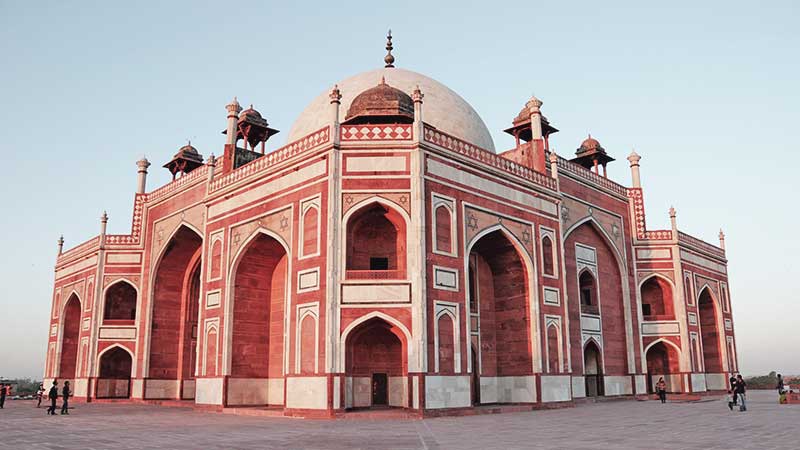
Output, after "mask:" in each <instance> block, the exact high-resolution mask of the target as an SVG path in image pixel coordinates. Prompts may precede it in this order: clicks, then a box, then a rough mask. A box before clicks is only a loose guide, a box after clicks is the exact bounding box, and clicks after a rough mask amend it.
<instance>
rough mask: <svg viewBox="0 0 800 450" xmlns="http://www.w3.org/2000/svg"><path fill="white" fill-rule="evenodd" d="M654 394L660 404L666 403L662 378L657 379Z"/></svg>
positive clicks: (665, 384) (664, 383)
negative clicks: (656, 395) (655, 393)
mask: <svg viewBox="0 0 800 450" xmlns="http://www.w3.org/2000/svg"><path fill="white" fill-rule="evenodd" d="M656 392H657V393H658V398H659V400H661V403H667V383H666V382H665V381H664V377H659V378H658V383H656Z"/></svg>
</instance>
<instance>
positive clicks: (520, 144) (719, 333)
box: [45, 67, 737, 416]
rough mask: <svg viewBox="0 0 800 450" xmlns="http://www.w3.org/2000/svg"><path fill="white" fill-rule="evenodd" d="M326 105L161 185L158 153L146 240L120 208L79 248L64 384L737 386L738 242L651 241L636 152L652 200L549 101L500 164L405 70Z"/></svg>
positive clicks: (340, 396)
mask: <svg viewBox="0 0 800 450" xmlns="http://www.w3.org/2000/svg"><path fill="white" fill-rule="evenodd" d="M365 86H366V87H369V89H364V87H365ZM348 89H350V90H349V91H348ZM423 100H424V101H423ZM314 105H315V104H312V105H311V106H309V109H307V110H306V112H304V113H303V116H301V118H300V119H298V123H296V124H295V127H294V130H293V134H294V136H290V142H289V144H287V145H286V146H284V147H282V148H279V149H277V150H275V151H272V152H270V153H267V154H262V153H261V152H259V151H258V150H257V149H258V144H259V143H261V144H262V146H261V148H262V150H261V151H262V152H263V142H264V141H265V140H266V139H268V138H269V137H270V136H271V135H272V134H274V133H275V132H276V130H273V129H271V128H268V126H267V123H266V121H265V120H263V119H262V118H261V116H260V114H258V113H257V112H255V111H254V110H252V108H251V109H249V110H247V111H245V112H242V113H241V114H240V111H241V108H240V107H239V105H238V103H236V102H233V103H232V104H230V105H228V112H229V115H228V128H227V130H226V133H227V135H228V138H227V139H228V143H227V144H226V145H225V147H224V155H223V157H222V158H214V157H213V156H212V157H211V158H208V160H207V162H205V163H203V159H202V157H201V156H200V155H199V154H197V151H196V150H195V149H194V148H193V147H191V146H187V147H184V148H182V149H181V151H180V152H179V154H178V155H176V156H175V158H173V160H172V161H170V162H169V163H168V164H167V166H166V167H167V168H168V169H169V170H170V171H172V172H173V174H175V175H176V179H174V181H172V182H170V183H168V184H167V185H165V186H162V187H160V188H158V189H156V190H153V191H150V192H146V190H145V177H146V173H147V166H148V165H149V164H148V163H147V162H146V161H144V160H143V161H140V162H139V170H140V183H139V189H138V192H137V193H136V196H135V201H134V211H133V225H132V230H131V234H129V235H110V234H106V233H105V222H106V218H105V216H104V218H103V221H102V227H101V234H100V235H99V236H97V237H95V238H92V239H90V240H89V241H87V242H85V243H83V244H80V245H78V246H77V247H74V248H72V249H71V250H69V251H65V252H62V251H61V244H60V245H59V255H58V260H57V263H56V269H55V288H54V292H53V300H52V313H51V317H50V332H49V342H48V350H47V355H46V357H47V363H46V369H45V378H46V379H48V380H49V379H52V378H59V379H61V380H65V379H69V380H73V386H74V390H75V394H76V396H77V397H79V398H85V399H87V400H90V399H95V398H97V399H99V398H120V397H122V398H131V399H184V400H193V401H194V402H196V403H197V404H202V405H211V406H213V407H234V406H244V405H260V406H265V405H269V406H274V407H280V408H283V410H284V411H285V412H286V413H287V414H300V415H322V416H331V415H337V414H340V413H343V412H345V411H347V410H350V409H353V408H363V407H374V406H378V405H386V406H391V407H397V408H405V409H407V410H409V411H410V412H412V413H416V414H439V413H443V412H445V413H446V412H457V411H463V410H465V409H468V408H472V407H474V406H476V405H482V404H524V405H530V406H532V407H535V406H544V405H545V404H548V403H559V402H567V403H568V402H571V401H573V400H574V399H578V398H582V397H587V396H599V395H606V396H626V395H627V396H631V395H640V394H646V393H647V392H652V388H651V384H653V383H654V382H653V381H652V379H653V378H656V379H657V377H658V376H664V377H665V379H666V381H667V385H668V388H669V390H670V391H673V392H687V393H688V392H703V391H708V390H720V389H725V388H726V383H727V381H726V380H727V378H728V376H729V375H730V374H731V373H734V372H736V371H737V357H736V341H735V339H734V332H733V322H732V317H731V304H730V297H729V290H728V280H727V269H726V263H727V262H726V259H725V251H724V241H722V240H721V246H722V247H717V246H714V245H711V244H708V243H705V242H703V241H700V240H698V239H695V238H693V237H691V236H689V235H687V234H684V233H682V232H679V231H678V230H677V228H676V223H675V214H674V212H672V214H671V217H672V229H670V230H648V229H647V228H646V226H645V214H644V207H643V190H642V187H641V184H640V182H639V164H638V162H639V157H638V155H636V154H632V155H631V156H630V157H629V158H628V159H629V161H630V163H631V169H632V175H633V186H632V187H625V186H623V185H620V184H617V183H615V182H613V181H611V180H610V179H608V178H606V177H605V176H604V175H605V165H606V163H608V162H610V161H612V160H613V159H612V158H611V157H610V156H608V155H607V154H606V153H605V150H603V149H602V147H601V146H600V145H599V143H598V142H597V141H596V140H594V139H591V138H590V139H587V140H586V141H585V142H584V143H583V144H582V145H581V148H580V149H579V151H578V155H577V157H576V158H575V159H574V160H572V161H569V160H566V159H563V158H561V157H558V156H557V155H556V154H555V152H551V151H550V149H549V139H548V137H549V135H550V134H552V133H554V132H556V131H557V130H556V129H555V128H553V127H552V126H550V124H549V122H548V121H547V119H545V118H544V117H543V116H541V112H540V106H541V102H540V101H538V100H537V99H535V98H534V99H532V100H531V101H530V102H528V104H527V105H526V106H525V108H523V110H522V112H520V114H519V115H518V116H517V117H516V119H514V126H513V127H512V128H510V129H509V130H507V131H508V132H509V133H511V134H512V135H514V136H515V137H516V138H517V145H516V146H515V148H514V149H512V150H509V151H507V152H504V153H501V154H496V153H494V151H493V149H492V148H481V146H483V147H490V146H492V145H493V144H492V143H491V140H490V139H491V138H490V137H489V138H488V139H489V140H488V141H487V140H486V139H484V136H488V132H485V133H484V134H480V133H483V132H484V131H485V126H484V125H483V122H482V121H480V118H479V117H477V115H476V114H474V111H473V110H472V109H471V108H470V107H469V105H467V104H466V102H463V100H461V98H460V97H458V96H457V95H456V94H455V93H452V91H449V90H448V89H447V88H445V87H443V86H441V85H440V84H438V83H437V82H435V81H433V80H431V79H429V78H427V77H424V76H422V75H419V74H415V73H414V72H409V71H404V70H402V69H396V68H392V67H387V68H385V69H381V70H378V71H373V72H367V73H365V74H361V75H358V76H356V77H354V78H352V79H349V80H345V81H344V82H342V83H341V84H340V85H339V88H335V89H334V90H333V91H331V92H330V94H325V95H323V96H321V97H320V99H318V100H317V102H316V105H317V106H314ZM320 105H321V106H320ZM423 105H424V106H425V108H424V109H423ZM423 111H425V112H424V113H423ZM340 115H343V116H344V120H340ZM314 124H318V125H320V126H318V127H314ZM304 127H305V128H306V131H309V130H308V127H313V129H312V130H310V131H309V132H306V133H304V134H302V135H300V136H298V135H297V134H298V133H300V132H301V131H302V130H303V128H304ZM481 127H483V128H482V129H481ZM298 130H300V131H298ZM476 133H478V134H476ZM482 139H483V140H482ZM481 140H482V141H481ZM476 141H480V142H476ZM601 168H602V173H601ZM178 175H180V176H178ZM721 238H722V236H721Z"/></svg>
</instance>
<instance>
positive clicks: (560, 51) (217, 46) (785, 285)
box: [0, 0, 800, 377]
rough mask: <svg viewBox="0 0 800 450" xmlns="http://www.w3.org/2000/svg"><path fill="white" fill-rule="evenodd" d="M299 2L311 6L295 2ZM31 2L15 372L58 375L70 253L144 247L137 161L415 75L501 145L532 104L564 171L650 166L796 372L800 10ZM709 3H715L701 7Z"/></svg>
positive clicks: (758, 360) (10, 101) (745, 326)
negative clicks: (87, 246) (235, 114)
mask: <svg viewBox="0 0 800 450" xmlns="http://www.w3.org/2000/svg"><path fill="white" fill-rule="evenodd" d="M294 3H299V4H298V5H295V4H294ZM475 3H476V6H471V5H470V4H469V2H465V1H455V2H449V4H448V2H431V1H427V2H420V3H412V2H374V1H373V2H364V3H362V4H356V3H355V2H320V3H318V4H315V3H314V2H235V3H230V2H218V3H215V4H212V3H211V2H182V3H179V2H158V3H156V2H152V3H151V4H150V5H140V4H138V2H127V3H123V2H89V1H84V2H54V1H51V2H23V1H13V2H12V1H8V0H0V58H2V63H0V104H1V105H2V108H0V155H2V160H3V161H5V163H4V164H5V170H3V172H2V186H3V187H2V193H3V195H2V199H3V201H4V207H3V208H2V211H3V212H2V220H0V239H2V241H1V242H0V245H1V247H0V248H2V252H3V257H2V258H0V283H1V284H0V285H2V294H1V295H2V300H0V301H1V302H2V312H0V376H9V377H13V376H33V377H38V376H41V373H42V367H43V361H44V358H45V343H46V338H47V326H48V325H47V323H48V322H47V316H48V312H49V310H50V298H51V291H52V282H53V263H54V259H55V252H56V239H57V238H58V236H59V234H61V233H63V234H64V237H65V239H66V246H67V247H71V246H73V245H76V244H78V243H80V242H83V241H84V240H86V239H87V238H89V237H91V236H93V235H95V234H96V233H97V232H98V230H99V226H100V224H99V216H100V214H101V213H102V211H103V209H107V210H108V213H109V216H110V217H111V219H110V222H109V232H111V233H127V232H128V231H129V229H130V218H131V205H132V199H133V192H134V189H135V183H136V179H135V178H136V167H135V164H134V162H135V161H136V160H137V159H138V158H140V157H141V156H142V155H143V154H145V155H147V157H148V158H149V159H150V160H151V161H152V162H153V167H151V175H150V179H149V187H150V188H151V189H152V188H154V187H156V186H158V185H161V184H163V183H164V182H166V181H167V180H168V174H167V172H166V170H165V169H162V168H160V166H161V165H162V164H163V163H164V162H166V161H167V160H168V159H169V158H170V157H171V156H172V154H174V153H175V151H176V150H177V149H178V147H180V146H181V145H183V144H184V143H185V142H186V139H187V138H188V139H191V140H192V144H193V145H195V146H196V147H197V148H198V149H199V150H200V151H201V153H203V154H204V155H206V156H207V155H208V154H209V153H211V152H215V153H216V154H218V155H219V154H220V153H221V152H222V145H223V136H222V135H221V134H220V131H221V130H222V129H223V128H224V127H225V108H224V106H225V104H226V103H227V102H228V101H229V100H230V99H231V98H232V97H233V96H234V95H236V96H238V97H239V100H240V101H241V102H242V103H243V104H249V103H254V104H255V105H256V107H257V108H258V109H259V110H260V111H261V112H262V113H263V114H264V115H265V116H266V117H267V119H268V120H269V122H270V124H271V125H272V126H274V127H275V128H278V129H280V130H282V131H283V133H282V134H279V135H277V136H276V138H275V141H276V142H273V147H275V146H276V145H278V144H282V143H283V141H284V139H285V136H286V134H287V133H288V131H289V128H290V127H291V124H292V122H293V120H294V118H295V117H296V116H297V115H298V114H299V112H300V111H301V110H302V109H303V108H304V106H305V105H306V103H307V102H309V101H310V100H311V99H312V98H313V97H314V96H316V95H317V94H319V93H320V92H323V91H325V90H327V89H329V88H330V87H331V86H332V85H333V84H334V83H335V82H336V81H337V80H339V79H341V78H344V77H346V76H349V75H351V74H355V73H358V72H361V71H364V70H367V69H372V68H376V67H379V66H380V65H381V62H382V58H383V55H384V50H383V45H384V35H385V32H386V29H387V28H389V27H391V28H392V30H393V31H394V35H395V40H394V42H395V48H396V51H395V52H394V53H395V55H396V57H397V65H398V66H399V67H403V68H407V69H411V70H415V71H418V72H422V73H425V74H427V75H429V76H431V77H433V78H436V79H438V80H439V81H441V82H443V83H445V84H447V85H448V86H449V87H451V88H452V89H453V90H455V91H456V92H458V93H460V94H461V95H462V96H463V97H464V98H465V99H466V100H467V101H469V102H470V103H471V104H472V106H473V107H474V108H475V109H476V110H477V111H478V112H479V113H480V114H481V116H482V117H483V119H484V121H485V122H486V124H487V125H488V126H489V128H490V130H491V131H492V133H493V135H494V138H495V144H496V146H497V148H498V149H505V148H510V146H511V145H512V144H513V142H512V140H511V139H510V138H509V137H506V136H505V135H504V134H503V133H502V132H501V130H502V129H503V128H505V127H507V126H508V125H509V124H510V121H511V119H512V118H513V117H514V116H515V115H516V114H517V112H519V109H520V108H521V107H522V105H523V104H524V102H525V101H526V100H527V99H528V98H529V97H530V95H531V94H536V95H537V96H538V97H539V98H541V99H542V100H543V101H544V106H543V111H544V113H545V114H546V115H547V117H548V118H549V119H550V120H551V122H552V123H553V124H554V125H555V126H556V127H558V128H559V129H561V130H562V131H561V132H560V133H558V134H556V135H555V136H554V138H553V140H552V143H553V146H554V147H555V149H556V150H557V151H558V152H559V153H561V154H563V155H569V154H571V153H572V152H573V151H574V149H575V148H576V147H577V146H578V145H579V143H580V142H581V140H582V139H583V138H584V137H585V135H586V133H588V132H591V133H592V135H593V136H595V137H596V138H597V139H599V140H600V142H602V144H603V146H604V147H605V148H606V149H607V150H608V151H609V152H610V153H611V154H612V155H613V156H615V157H616V158H617V159H618V161H617V162H615V163H612V165H611V166H610V168H609V172H610V175H611V176H612V177H614V178H615V179H617V180H619V181H622V182H624V183H625V184H627V183H629V179H630V177H629V171H628V168H627V164H626V161H625V160H624V158H625V156H627V154H628V153H629V152H630V150H631V149H632V148H634V147H635V148H636V151H637V152H638V153H639V154H641V155H642V157H643V158H642V179H643V184H644V186H645V189H646V191H645V202H646V208H647V212H648V213H649V215H648V225H649V226H650V227H651V228H665V227H667V226H668V216H667V210H668V209H669V207H670V206H671V205H674V206H675V208H676V209H677V210H678V224H679V227H680V228H681V229H682V230H684V231H686V232H689V233H691V234H693V235H695V236H698V237H701V238H704V239H706V240H708V241H709V242H717V233H718V231H719V228H720V227H723V228H724V229H725V232H726V233H727V235H728V241H727V243H728V257H729V259H730V263H729V270H730V279H731V282H730V285H731V296H732V300H733V308H734V316H735V326H736V331H737V338H738V346H739V352H740V364H741V368H742V370H743V372H745V374H755V373H765V372H767V371H769V370H773V369H774V370H779V371H783V372H787V373H800V360H798V359H797V358H796V354H797V348H798V344H800V330H799V329H798V327H797V325H796V323H797V320H798V317H800V302H798V299H797V289H796V288H792V287H790V286H791V285H790V283H791V284H793V283H794V282H795V281H797V280H798V279H800V270H798V263H797V255H798V254H800V244H798V238H797V236H798V233H797V230H796V229H795V226H796V223H797V219H798V215H799V214H800V213H799V212H798V208H797V204H798V203H797V200H795V199H790V197H789V195H790V193H793V192H797V191H798V189H797V186H798V183H797V178H798V177H797V175H796V171H797V169H796V166H797V160H796V159H795V158H796V155H797V152H798V148H796V147H797V142H798V139H797V134H796V130H797V127H798V123H800V112H799V111H800V109H799V108H798V105H799V104H800V83H798V73H800V58H798V49H800V38H799V36H800V33H799V32H798V31H797V24H796V21H797V18H798V16H799V14H798V13H800V11H799V10H798V8H799V7H798V6H796V4H795V3H794V2H790V1H785V2H778V1H773V2H768V3H769V4H768V5H759V4H756V3H753V2H752V1H749V2H743V1H717V2H680V1H676V2H666V3H664V2H662V4H660V5H658V6H653V5H651V3H652V2H641V1H637V2H629V3H626V4H623V3H620V4H617V3H614V2H585V3H584V4H579V3H574V4H567V3H568V2H530V1H523V2H518V4H514V3H515V2H510V1H508V2H475ZM699 3H703V5H702V6H701V5H699Z"/></svg>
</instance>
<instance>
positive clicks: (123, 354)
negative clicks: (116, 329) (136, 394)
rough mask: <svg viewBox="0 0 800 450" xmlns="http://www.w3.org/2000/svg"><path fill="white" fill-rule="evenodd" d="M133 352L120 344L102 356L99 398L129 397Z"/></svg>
mask: <svg viewBox="0 0 800 450" xmlns="http://www.w3.org/2000/svg"><path fill="white" fill-rule="evenodd" d="M132 366H133V359H132V358H131V354H130V353H128V352H127V351H126V350H125V349H123V348H122V347H119V346H115V347H112V348H111V349H110V350H107V351H106V352H105V353H103V354H102V355H101V356H100V369H99V370H98V379H97V388H96V389H97V391H96V393H95V395H96V396H97V398H128V397H130V393H131V392H130V391H131V368H132Z"/></svg>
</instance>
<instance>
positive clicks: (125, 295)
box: [103, 280, 136, 324]
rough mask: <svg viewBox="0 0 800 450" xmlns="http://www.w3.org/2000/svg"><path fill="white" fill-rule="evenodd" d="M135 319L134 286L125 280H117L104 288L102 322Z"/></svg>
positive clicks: (110, 322)
mask: <svg viewBox="0 0 800 450" xmlns="http://www.w3.org/2000/svg"><path fill="white" fill-rule="evenodd" d="M134 320H136V288H134V287H133V286H132V285H131V284H130V283H128V282H127V281H123V280H120V281H117V282H116V283H114V284H112V285H111V286H109V287H108V289H107V290H106V298H105V301H104V303H103V323H105V324H114V323H115V322H132V321H134Z"/></svg>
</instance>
